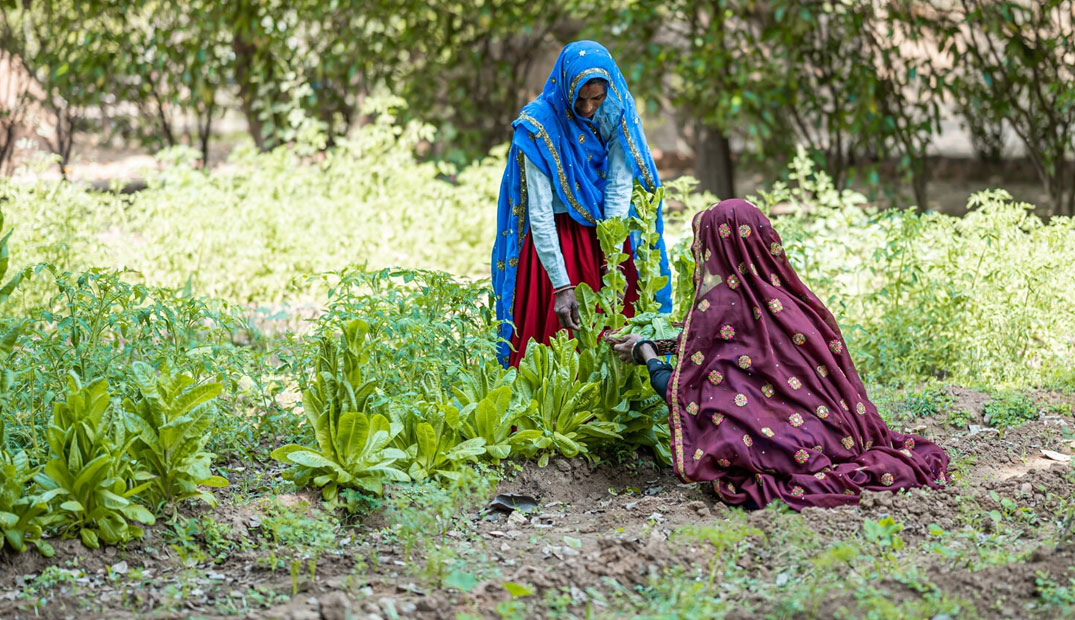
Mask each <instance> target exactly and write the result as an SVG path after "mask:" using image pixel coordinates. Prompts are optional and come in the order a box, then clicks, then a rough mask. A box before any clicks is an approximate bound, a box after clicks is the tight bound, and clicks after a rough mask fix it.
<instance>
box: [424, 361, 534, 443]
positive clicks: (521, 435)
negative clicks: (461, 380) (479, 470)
mask: <svg viewBox="0 0 1075 620" xmlns="http://www.w3.org/2000/svg"><path fill="white" fill-rule="evenodd" d="M499 366H500V365H499V364H497V367H498V368H499ZM510 372H511V374H512V376H514V370H512V371H510ZM512 401H513V398H512V386H511V385H502V386H500V387H497V388H494V389H492V390H490V391H489V392H487V393H486V394H485V397H484V398H482V399H481V400H480V401H478V402H471V403H468V404H467V405H466V406H464V407H463V409H462V411H460V412H458V413H455V412H454V411H452V410H451V408H449V410H448V412H446V413H445V415H446V416H455V415H458V416H459V418H460V419H461V420H462V422H461V423H460V426H459V432H460V433H461V434H462V435H463V437H466V438H467V439H476V438H481V439H483V440H484V441H485V455H486V456H487V458H488V460H491V461H492V462H493V463H494V464H496V463H499V462H500V461H501V460H503V459H506V458H508V457H509V456H510V455H511V453H512V450H513V449H515V447H516V446H519V445H520V444H525V443H526V442H528V441H532V440H533V439H536V438H537V437H538V436H540V434H541V432H540V431H538V430H535V429H530V430H518V431H513V428H514V427H515V423H516V421H517V420H518V419H519V418H520V417H525V416H529V415H531V414H532V413H533V409H534V407H536V406H537V405H536V402H535V401H530V402H529V405H528V406H527V407H526V408H524V407H523V406H522V405H521V404H520V405H518V406H515V405H513V402H512ZM449 407H451V406H449Z"/></svg>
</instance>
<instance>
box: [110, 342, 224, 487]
mask: <svg viewBox="0 0 1075 620" xmlns="http://www.w3.org/2000/svg"><path fill="white" fill-rule="evenodd" d="M131 372H133V373H134V377H135V378H134V383H135V385H137V386H138V399H137V400H132V399H129V398H128V399H124V401H123V409H124V411H125V412H126V414H127V416H126V419H125V423H126V425H127V429H128V431H129V432H130V433H132V436H133V438H134V440H133V442H132V443H131V448H130V449H131V454H132V455H133V456H134V457H135V458H136V459H138V462H139V463H140V464H142V465H144V466H145V467H146V468H147V470H148V471H149V472H150V473H152V474H153V475H154V478H153V480H151V485H150V487H149V489H148V495H149V496H150V497H152V498H153V499H154V500H155V501H158V502H172V503H174V502H179V501H182V500H185V499H189V498H198V499H201V500H202V501H204V502H205V503H207V504H209V505H210V506H215V505H216V499H215V498H214V497H213V495H212V493H209V492H206V491H202V490H200V489H198V486H199V485H201V486H208V487H224V486H227V484H228V481H227V480H226V479H225V478H223V477H221V476H216V475H213V474H212V472H211V471H210V470H209V466H210V464H211V462H212V458H213V455H212V453H210V452H207V451H206V450H205V444H206V442H207V441H208V440H209V435H208V431H209V427H210V425H211V424H212V423H213V420H214V419H215V418H216V410H215V407H214V405H213V399H214V398H216V396H217V395H218V394H220V390H221V385H220V384H219V383H206V384H202V385H195V384H194V379H192V378H191V377H190V376H189V375H185V374H174V373H172V372H171V371H170V370H169V368H168V367H167V366H165V367H164V368H162V369H161V374H160V376H159V377H157V376H156V373H154V371H153V368H152V367H151V366H150V365H149V364H146V363H145V362H135V363H134V364H133V365H132V367H131Z"/></svg>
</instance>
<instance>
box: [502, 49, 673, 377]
mask: <svg viewBox="0 0 1075 620" xmlns="http://www.w3.org/2000/svg"><path fill="white" fill-rule="evenodd" d="M595 78H596V79H603V80H605V81H606V82H607V83H608V85H609V89H608V94H607V95H606V98H605V101H604V103H603V104H602V106H601V107H602V109H601V110H599V111H598V114H607V113H608V112H609V111H611V112H612V113H613V114H614V115H615V117H614V120H615V123H614V126H615V127H617V128H618V131H619V132H620V136H619V138H620V141H621V142H622V144H623V146H624V148H625V149H626V151H627V158H626V159H627V165H628V166H630V168H631V171H632V173H633V174H634V178H635V179H636V180H638V181H639V182H640V183H642V185H643V187H645V188H647V189H648V190H650V191H653V190H654V189H656V188H657V187H658V186H660V184H661V181H660V179H659V178H658V177H657V166H656V165H655V164H654V163H653V156H652V155H651V154H650V152H649V145H648V144H647V143H646V135H645V133H643V131H642V124H641V121H640V119H639V118H638V113H637V112H636V111H635V102H634V98H633V97H632V96H631V93H630V91H628V90H627V83H626V82H625V81H624V79H623V74H621V73H620V69H619V67H618V66H616V62H615V61H614V60H612V55H611V54H609V52H608V50H607V49H605V48H604V46H602V45H601V44H600V43H596V42H594V41H576V42H574V43H570V44H568V45H567V46H565V47H564V49H563V50H562V51H561V52H560V57H559V58H558V59H557V60H556V65H555V66H554V67H553V69H552V73H551V74H550V75H549V79H548V80H546V82H545V88H544V90H543V91H542V93H541V95H540V96H538V98H537V99H535V100H533V101H531V102H530V103H528V104H526V106H525V107H523V109H522V112H520V114H519V117H518V118H517V119H516V120H515V121H514V122H513V123H512V128H513V129H514V135H513V137H512V142H511V150H510V151H509V152H508V164H507V167H506V168H505V170H504V176H503V178H502V180H501V182H500V201H499V204H498V206H497V235H496V241H495V243H494V244H493V256H492V273H493V293H494V295H495V301H496V317H497V320H498V321H501V323H500V331H499V336H500V338H501V342H500V344H499V345H498V358H499V359H500V361H501V363H502V364H505V365H506V364H507V362H508V353H509V343H510V341H511V334H512V331H513V326H512V324H511V321H512V318H513V306H514V300H515V275H516V271H517V269H518V265H519V252H520V251H521V249H522V245H523V240H524V238H525V236H526V234H527V233H528V232H529V230H530V220H529V216H528V214H527V195H526V174H525V172H524V159H523V158H524V157H526V158H529V159H530V161H531V162H533V163H534V165H535V166H537V167H538V169H540V170H541V171H542V172H543V173H544V174H545V175H546V176H548V178H549V180H550V181H551V183H552V186H553V188H555V191H556V195H557V196H558V197H559V198H560V201H561V202H563V203H564V204H565V205H566V206H567V212H568V214H569V215H570V216H571V218H572V219H574V220H575V221H576V222H578V223H579V224H582V225H584V226H596V225H597V223H598V222H599V221H601V220H602V219H604V217H605V216H604V203H605V194H604V192H605V176H606V174H607V165H608V151H607V150H606V147H605V145H604V144H602V141H601V140H598V139H597V138H596V137H595V136H594V135H593V130H592V129H590V126H589V125H588V124H587V122H586V121H584V120H580V119H578V118H576V117H575V111H574V108H575V99H576V98H577V97H578V93H579V90H580V89H581V88H582V86H583V85H585V84H586V83H587V82H589V81H590V80H592V79H595ZM606 106H612V107H611V108H610V109H606ZM595 116H596V115H595ZM631 215H636V213H635V210H634V206H633V205H632V207H631ZM657 232H659V233H661V234H662V237H661V240H660V242H659V243H658V248H659V249H660V252H661V273H663V274H664V275H666V276H669V278H668V284H667V285H666V286H665V287H664V288H663V289H662V290H661V291H660V292H659V293H658V294H657V300H658V301H659V302H660V304H661V311H662V312H670V311H671V310H672V284H671V282H672V278H671V275H670V272H669V269H668V255H667V252H666V251H665V246H664V237H663V233H664V221H663V218H662V216H661V209H660V208H658V210H657ZM637 245H638V238H637V235H635V236H634V237H633V238H632V239H631V246H632V247H637Z"/></svg>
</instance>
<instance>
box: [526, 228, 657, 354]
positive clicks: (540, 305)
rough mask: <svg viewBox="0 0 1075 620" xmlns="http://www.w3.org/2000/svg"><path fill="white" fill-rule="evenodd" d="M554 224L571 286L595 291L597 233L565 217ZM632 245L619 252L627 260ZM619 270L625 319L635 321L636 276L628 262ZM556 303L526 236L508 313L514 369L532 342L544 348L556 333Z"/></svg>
mask: <svg viewBox="0 0 1075 620" xmlns="http://www.w3.org/2000/svg"><path fill="white" fill-rule="evenodd" d="M555 220H556V233H557V235H558V236H559V238H560V251H561V253H563V255H564V266H565V267H566V268H567V276H568V278H570V279H571V283H572V284H574V285H579V284H582V283H583V282H585V283H586V284H589V285H590V288H592V289H593V290H595V291H596V290H599V289H600V288H601V272H602V269H603V267H604V264H605V258H604V255H603V254H602V253H601V244H600V243H599V242H598V241H597V229H596V228H594V227H592V226H583V225H582V224H579V223H578V222H576V221H575V220H573V219H572V218H571V216H570V215H568V214H567V213H557V214H556V216H555ZM630 243H631V242H630V241H628V242H627V243H625V244H624V249H623V251H624V252H626V253H627V254H628V255H630V254H632V252H631V250H630ZM622 268H623V272H624V275H625V276H626V277H627V294H626V295H625V296H624V302H625V303H624V309H623V313H624V315H626V316H628V317H631V316H634V303H635V301H637V300H638V270H637V269H635V263H634V260H633V259H631V258H628V259H627V260H626V261H625V262H624V263H623V265H622ZM555 297H556V296H555V295H554V294H553V286H552V281H551V280H549V274H547V273H546V272H545V268H544V267H543V266H542V265H541V259H539V258H538V255H537V250H535V249H534V242H533V239H532V238H531V235H527V236H526V240H525V241H523V247H522V250H521V251H520V253H519V270H518V271H517V272H516V275H515V307H514V310H513V313H512V318H513V320H514V322H515V333H514V334H513V335H512V338H511V346H512V352H511V357H510V363H511V365H512V366H513V367H518V365H519V362H520V361H521V360H522V359H523V355H525V354H526V345H527V343H528V342H530V339H531V338H533V339H534V340H536V341H537V342H540V343H542V344H548V343H549V340H550V339H551V338H552V337H553V336H554V335H555V334H556V332H558V331H560V329H561V328H560V319H559V317H557V316H556V312H554V311H553V303H554V302H555Z"/></svg>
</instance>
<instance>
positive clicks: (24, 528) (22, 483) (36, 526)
mask: <svg viewBox="0 0 1075 620" xmlns="http://www.w3.org/2000/svg"><path fill="white" fill-rule="evenodd" d="M40 470H41V468H40V467H32V466H31V465H30V458H29V457H28V456H27V455H26V452H23V451H19V452H16V453H15V454H11V453H10V452H9V451H8V450H7V448H0V531H3V534H4V537H3V539H2V540H0V548H3V546H4V544H5V543H6V545H7V546H8V547H9V548H11V549H14V550H15V551H17V552H19V553H22V552H23V551H25V550H26V543H31V544H33V545H34V546H35V547H37V550H38V551H40V552H41V555H43V556H45V557H52V555H53V553H54V551H53V549H52V545H50V544H48V543H47V542H45V541H44V540H42V539H41V533H42V524H43V523H44V519H43V517H44V516H45V515H47V514H48V511H49V506H48V501H49V499H50V498H49V497H48V496H47V495H42V494H40V493H38V492H37V488H36V486H35V485H34V477H35V476H36V475H37V474H38V472H39V471H40Z"/></svg>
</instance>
